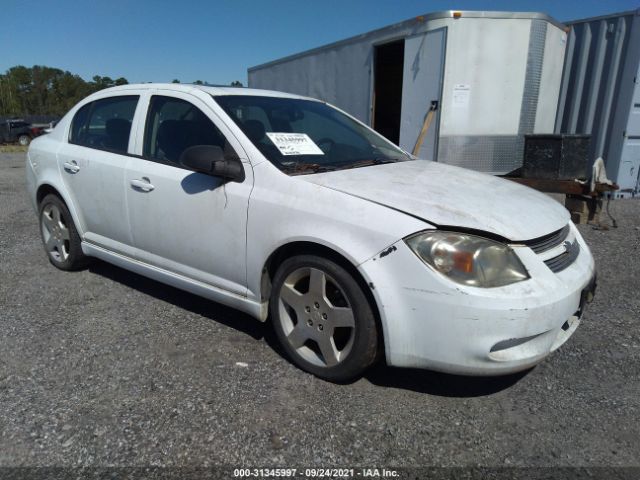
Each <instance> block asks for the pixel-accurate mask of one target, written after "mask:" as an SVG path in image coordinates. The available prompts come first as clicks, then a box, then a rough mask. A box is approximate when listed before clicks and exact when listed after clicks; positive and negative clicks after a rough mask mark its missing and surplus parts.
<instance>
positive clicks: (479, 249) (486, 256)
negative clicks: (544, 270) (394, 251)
mask: <svg viewBox="0 0 640 480" xmlns="http://www.w3.org/2000/svg"><path fill="white" fill-rule="evenodd" d="M405 242H406V243H407V245H409V247H410V248H411V250H413V251H414V253H415V254H416V255H417V256H418V257H419V258H420V259H421V260H422V261H423V262H425V263H426V264H427V265H429V266H431V267H433V268H434V269H435V270H436V271H437V272H439V273H442V274H443V275H446V276H447V277H449V278H450V279H451V280H454V281H456V282H458V283H461V284H463V285H468V286H470V287H485V288H489V287H501V286H504V285H509V284H510V283H515V282H520V281H522V280H526V279H528V278H529V274H528V273H527V270H526V269H525V268H524V265H522V262H521V261H520V259H519V258H518V256H517V255H516V254H515V253H514V252H513V250H512V249H511V248H510V247H509V246H508V245H504V244H502V243H499V242H494V241H493V240H487V239H486V238H482V237H476V236H475V235H467V234H463V233H455V232H442V231H434V232H422V233H418V234H416V235H413V236H411V237H408V238H406V239H405Z"/></svg>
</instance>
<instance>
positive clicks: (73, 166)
mask: <svg viewBox="0 0 640 480" xmlns="http://www.w3.org/2000/svg"><path fill="white" fill-rule="evenodd" d="M64 169H65V170H66V171H67V172H69V173H78V172H79V171H80V167H79V166H78V164H77V163H76V161H75V160H71V161H70V162H64Z"/></svg>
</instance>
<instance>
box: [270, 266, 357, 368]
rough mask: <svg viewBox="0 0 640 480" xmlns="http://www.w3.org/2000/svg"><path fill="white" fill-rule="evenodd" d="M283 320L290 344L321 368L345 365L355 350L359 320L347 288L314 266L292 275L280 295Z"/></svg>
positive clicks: (303, 268) (288, 277) (297, 270)
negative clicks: (351, 352) (356, 318)
mask: <svg viewBox="0 0 640 480" xmlns="http://www.w3.org/2000/svg"><path fill="white" fill-rule="evenodd" d="M278 308H279V313H280V315H279V317H280V322H281V324H282V329H283V331H284V334H285V337H286V340H287V342H288V343H289V345H290V346H291V347H292V348H293V349H294V350H295V351H296V353H297V354H298V355H300V356H301V357H302V358H303V359H304V360H306V361H308V362H310V363H311V364H313V365H316V366H320V367H333V366H335V365H337V364H339V363H341V362H342V361H343V360H344V359H345V358H346V357H347V356H348V355H349V352H350V351H351V349H352V347H353V343H354V338H355V318H354V314H353V310H352V308H351V306H350V304H349V300H348V298H347V296H346V294H345V292H344V289H343V287H342V286H341V285H340V284H339V283H338V282H337V281H336V280H335V279H333V278H332V277H331V276H330V275H328V274H327V273H325V272H323V271H322V270H319V269H317V268H313V267H302V268H298V269H296V270H294V271H293V272H291V273H290V274H289V275H288V276H287V277H286V279H285V281H284V283H283V284H282V288H281V289H280V292H279V305H278Z"/></svg>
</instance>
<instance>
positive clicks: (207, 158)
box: [180, 145, 245, 182]
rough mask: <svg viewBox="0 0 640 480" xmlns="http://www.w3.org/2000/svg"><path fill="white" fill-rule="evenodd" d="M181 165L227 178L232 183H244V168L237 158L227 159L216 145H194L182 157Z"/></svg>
mask: <svg viewBox="0 0 640 480" xmlns="http://www.w3.org/2000/svg"><path fill="white" fill-rule="evenodd" d="M180 164H181V165H184V166H185V167H187V168H190V169H191V170H195V171H196V172H200V173H206V174H208V175H213V176H216V177H221V178H225V179H227V180H231V181H232V182H243V181H244V178H245V176H244V167H243V166H242V162H241V161H240V159H239V158H237V157H226V158H225V156H224V152H223V151H222V149H221V148H220V147H217V146H215V145H194V146H193V147H189V148H187V149H186V150H185V151H184V152H182V155H181V156H180Z"/></svg>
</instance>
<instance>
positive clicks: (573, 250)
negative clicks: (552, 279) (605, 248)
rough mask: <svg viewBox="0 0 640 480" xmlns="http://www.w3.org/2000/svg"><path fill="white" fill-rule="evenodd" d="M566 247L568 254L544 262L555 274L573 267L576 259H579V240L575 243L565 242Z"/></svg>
mask: <svg viewBox="0 0 640 480" xmlns="http://www.w3.org/2000/svg"><path fill="white" fill-rule="evenodd" d="M565 247H566V249H567V251H566V252H564V253H562V254H560V255H558V256H557V257H553V258H550V259H549V260H545V262H544V263H545V264H546V265H547V267H549V268H550V269H551V271H552V272H554V273H557V272H561V271H562V270H564V269H565V268H567V267H568V266H569V265H571V264H572V263H573V262H574V261H575V259H576V258H578V254H579V253H580V244H579V243H578V241H577V240H575V241H574V242H573V243H569V242H565Z"/></svg>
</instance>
